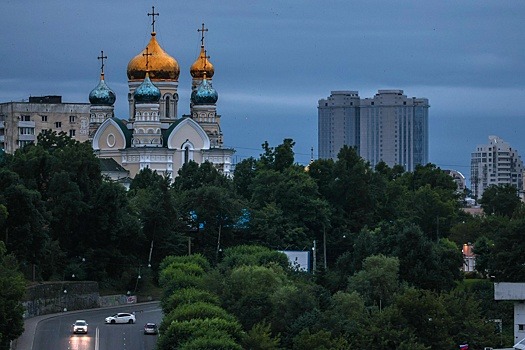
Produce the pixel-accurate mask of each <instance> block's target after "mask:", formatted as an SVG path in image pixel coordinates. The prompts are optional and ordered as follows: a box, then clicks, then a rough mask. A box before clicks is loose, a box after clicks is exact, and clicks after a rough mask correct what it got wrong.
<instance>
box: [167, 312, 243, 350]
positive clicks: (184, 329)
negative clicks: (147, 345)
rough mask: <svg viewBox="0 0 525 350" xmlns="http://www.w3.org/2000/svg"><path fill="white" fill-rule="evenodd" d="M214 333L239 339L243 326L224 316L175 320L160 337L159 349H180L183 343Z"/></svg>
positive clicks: (218, 336) (217, 335) (215, 335)
mask: <svg viewBox="0 0 525 350" xmlns="http://www.w3.org/2000/svg"><path fill="white" fill-rule="evenodd" d="M211 335H213V336H214V337H216V338H221V337H228V338H231V339H234V340H235V341H239V340H240V339H241V338H242V336H243V332H242V328H241V325H240V324H239V322H237V321H231V320H225V319H222V318H207V319H193V320H189V321H173V322H172V323H171V324H170V325H169V326H168V328H167V330H166V331H165V332H164V333H162V337H161V338H160V339H159V346H158V347H159V349H169V346H168V347H167V344H169V345H170V346H171V347H172V348H175V349H178V348H179V346H180V345H181V344H183V343H186V342H189V341H191V340H192V339H195V338H199V337H207V336H211Z"/></svg>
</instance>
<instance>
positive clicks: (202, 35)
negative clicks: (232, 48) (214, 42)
mask: <svg viewBox="0 0 525 350" xmlns="http://www.w3.org/2000/svg"><path fill="white" fill-rule="evenodd" d="M197 31H198V32H201V46H204V32H207V31H208V28H204V23H203V24H202V29H197Z"/></svg>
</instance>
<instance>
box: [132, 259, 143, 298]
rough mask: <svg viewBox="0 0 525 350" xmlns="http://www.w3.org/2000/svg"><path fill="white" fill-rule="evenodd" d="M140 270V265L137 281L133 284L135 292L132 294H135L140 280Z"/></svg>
mask: <svg viewBox="0 0 525 350" xmlns="http://www.w3.org/2000/svg"><path fill="white" fill-rule="evenodd" d="M140 268H141V265H139V274H138V276H137V281H136V282H135V291H134V293H137V288H138V286H139V280H140V279H141V278H142V276H141V275H140Z"/></svg>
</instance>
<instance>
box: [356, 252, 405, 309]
mask: <svg viewBox="0 0 525 350" xmlns="http://www.w3.org/2000/svg"><path fill="white" fill-rule="evenodd" d="M348 290H349V291H357V292H358V293H359V294H361V295H362V296H363V298H364V299H365V302H366V304H367V305H376V306H378V307H380V308H381V307H384V306H386V305H388V304H389V303H390V302H391V301H392V297H393V295H394V293H395V292H396V291H397V290H399V259H398V258H393V257H386V256H384V255H375V256H369V257H368V258H366V259H365V260H364V261H363V270H361V271H359V272H357V273H356V274H354V275H353V276H352V277H350V278H349V280H348Z"/></svg>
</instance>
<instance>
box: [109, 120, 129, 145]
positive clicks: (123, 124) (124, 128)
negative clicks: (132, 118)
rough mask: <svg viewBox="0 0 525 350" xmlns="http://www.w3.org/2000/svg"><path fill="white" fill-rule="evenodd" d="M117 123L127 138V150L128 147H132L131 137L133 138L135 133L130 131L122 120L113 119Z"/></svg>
mask: <svg viewBox="0 0 525 350" xmlns="http://www.w3.org/2000/svg"><path fill="white" fill-rule="evenodd" d="M111 119H112V120H113V121H114V122H115V123H117V125H118V126H119V128H120V129H121V130H122V133H123V134H124V137H125V138H126V148H128V147H131V137H132V136H133V133H132V131H131V130H129V129H128V128H127V127H126V124H125V123H124V122H123V121H122V119H118V118H115V117H113V118H111Z"/></svg>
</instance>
